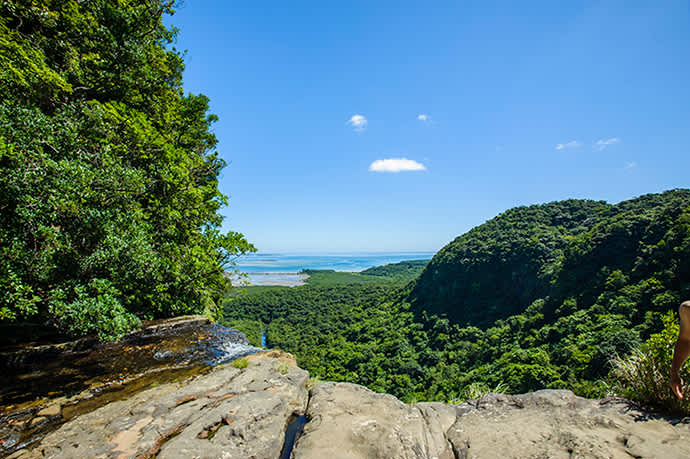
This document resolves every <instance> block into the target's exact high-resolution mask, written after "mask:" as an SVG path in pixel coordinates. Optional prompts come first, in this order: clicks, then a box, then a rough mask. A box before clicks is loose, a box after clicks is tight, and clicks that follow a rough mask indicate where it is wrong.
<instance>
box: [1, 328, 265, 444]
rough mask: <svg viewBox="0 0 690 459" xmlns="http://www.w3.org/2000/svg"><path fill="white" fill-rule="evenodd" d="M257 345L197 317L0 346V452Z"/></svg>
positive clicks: (204, 370)
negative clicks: (104, 335)
mask: <svg viewBox="0 0 690 459" xmlns="http://www.w3.org/2000/svg"><path fill="white" fill-rule="evenodd" d="M260 350H261V349H258V348H256V347H253V346H249V342H248V340H247V338H246V336H244V334H242V333H240V332H238V331H236V330H232V329H228V328H226V327H223V326H221V325H217V324H212V323H210V322H208V321H207V320H206V319H204V318H201V317H188V318H181V319H172V320H167V321H156V322H149V323H147V324H145V326H144V327H143V328H142V330H140V331H138V332H136V333H133V334H131V335H128V336H126V337H125V338H123V339H122V340H120V341H118V342H116V343H105V344H102V343H98V342H97V341H95V340H93V339H84V340H79V341H75V342H70V343H63V344H58V345H43V346H35V347H16V348H13V349H4V350H0V457H2V456H5V455H8V454H10V453H12V452H13V451H15V450H17V449H20V448H23V447H26V446H28V445H30V444H32V443H33V442H35V441H37V440H39V439H40V438H42V437H43V436H45V435H46V434H47V433H49V432H51V431H53V430H55V429H56V428H57V427H59V426H60V425H61V424H62V423H64V422H66V421H68V420H69V419H71V418H73V417H75V416H77V415H79V414H82V413H86V412H89V411H92V410H94V409H96V408H98V407H100V406H103V405H105V404H106V403H109V402H111V401H116V400H121V399H124V398H126V397H129V396H131V395H132V394H134V393H137V392H139V391H141V390H144V389H147V388H149V387H152V386H155V385H158V384H164V383H167V382H172V381H176V380H177V381H182V380H184V379H187V378H189V377H192V376H196V375H199V374H203V373H205V372H207V371H208V370H209V369H210V368H211V367H212V366H214V365H219V364H222V363H225V362H228V361H231V360H234V359H236V358H238V357H242V356H245V355H248V354H252V353H254V352H257V351H260Z"/></svg>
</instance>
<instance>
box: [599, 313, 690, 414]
mask: <svg viewBox="0 0 690 459" xmlns="http://www.w3.org/2000/svg"><path fill="white" fill-rule="evenodd" d="M662 320H663V324H664V328H663V330H661V332H659V333H655V334H652V335H651V336H650V337H649V339H648V340H647V341H646V342H645V343H644V344H643V345H642V346H640V347H639V348H635V349H633V351H632V353H631V354H630V355H629V356H628V357H625V358H621V357H617V358H616V359H614V360H613V362H612V364H613V369H612V370H611V374H610V375H609V378H610V380H611V385H612V389H613V392H614V393H615V394H616V395H619V396H621V397H625V398H627V399H629V400H631V401H633V402H635V403H637V404H639V405H640V406H643V407H646V408H652V409H657V410H661V411H664V412H668V413H673V414H684V415H688V414H690V401H689V400H688V398H689V397H690V391H688V390H685V391H684V395H685V399H684V400H682V401H681V400H678V399H677V398H676V397H675V396H674V395H673V393H672V392H671V389H670V386H669V377H670V372H671V361H672V359H673V348H674V346H675V343H676V339H677V337H678V329H679V326H678V320H677V318H676V314H675V313H673V312H672V311H669V312H668V313H666V314H665V315H664V316H663V317H662ZM681 377H682V378H683V380H684V381H685V382H686V384H687V383H689V382H690V371H689V370H688V367H687V366H686V367H685V368H684V369H683V370H682V371H681Z"/></svg>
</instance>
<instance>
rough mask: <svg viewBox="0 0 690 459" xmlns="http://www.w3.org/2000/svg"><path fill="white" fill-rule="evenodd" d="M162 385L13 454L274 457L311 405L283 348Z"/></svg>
mask: <svg viewBox="0 0 690 459" xmlns="http://www.w3.org/2000/svg"><path fill="white" fill-rule="evenodd" d="M246 359H247V360H248V361H249V366H248V367H247V368H244V369H238V368H234V367H233V366H232V365H226V366H224V367H218V368H216V369H215V370H214V371H213V372H211V373H209V374H207V375H203V376H199V377H196V378H194V379H192V380H191V381H184V382H182V383H170V384H163V385H160V386H157V387H153V388H151V389H148V390H145V391H143V392H139V393H138V394H136V395H134V396H132V397H131V398H129V399H126V400H121V401H117V402H113V403H110V404H108V405H106V406H103V407H101V408H98V409H97V410H95V411H92V412H90V413H87V414H83V415H81V416H79V417H77V418H75V419H73V420H72V421H70V422H67V423H66V424H64V425H63V426H61V427H60V428H59V429H57V430H56V431H54V432H53V433H51V434H49V435H48V436H46V437H45V438H44V439H43V440H42V441H41V442H40V444H39V445H38V446H37V447H35V448H33V449H31V450H20V451H17V452H16V453H14V454H12V455H11V456H9V457H12V458H37V457H54V458H88V457H104V458H105V457H117V458H126V457H132V458H135V457H136V458H151V457H159V458H185V459H186V458H192V457H196V458H219V457H242V458H270V457H278V456H280V452H281V449H282V447H283V440H284V432H285V429H286V427H287V425H288V423H289V421H290V419H291V417H292V416H293V415H300V414H304V411H305V409H306V406H307V400H308V393H307V389H306V386H307V381H308V378H309V375H308V373H307V372H306V371H304V370H301V369H299V368H297V366H296V364H295V361H294V358H293V357H292V356H290V355H289V354H285V353H283V352H281V351H270V352H267V353H263V354H257V355H252V356H248V357H247V358H246Z"/></svg>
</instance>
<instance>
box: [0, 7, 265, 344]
mask: <svg viewBox="0 0 690 459" xmlns="http://www.w3.org/2000/svg"><path fill="white" fill-rule="evenodd" d="M173 12H174V2H173V1H160V0H123V1H120V2H110V1H105V0H93V1H86V2H85V1H77V0H60V1H58V0H38V1H33V2H15V1H4V2H1V3H0V68H1V69H2V70H0V168H1V169H2V174H0V291H2V296H0V321H1V322H2V323H3V324H12V323H18V322H21V321H26V320H29V321H34V322H45V323H48V324H50V325H51V326H53V327H57V328H59V329H60V330H61V331H62V332H65V333H67V334H68V335H72V336H75V335H81V334H85V333H94V332H96V333H99V335H100V336H101V337H102V338H104V339H106V338H114V337H117V336H120V335H122V334H123V333H124V332H125V331H126V330H128V329H130V328H132V327H133V326H136V325H137V323H138V318H147V319H150V318H156V317H168V316H172V315H177V314H184V313H207V314H210V315H217V312H218V308H217V306H216V305H217V304H218V300H219V299H220V298H221V296H222V295H223V294H224V293H225V292H226V290H227V288H229V283H228V281H227V279H226V278H225V276H224V265H227V264H228V263H231V262H232V259H233V257H234V256H237V255H238V254H241V253H244V252H247V251H251V250H254V248H253V246H252V245H251V244H249V243H248V242H247V241H246V239H245V238H244V237H243V236H242V235H241V234H240V233H235V232H228V233H223V232H221V230H220V228H221V223H222V217H221V216H220V215H219V214H218V211H219V209H220V208H221V206H223V205H226V204H227V198H226V197H225V196H224V195H222V194H221V193H220V191H219V190H218V175H219V172H220V170H221V169H222V168H223V167H224V166H225V163H224V161H223V160H222V159H221V158H220V157H219V155H218V153H217V151H216V150H215V147H216V143H217V139H216V137H215V136H214V135H213V133H212V132H211V131H210V126H211V124H212V123H213V122H215V121H216V120H217V117H216V116H215V115H212V114H208V102H209V101H208V98H206V97H205V96H203V95H194V94H188V95H185V94H184V92H183V89H182V72H183V69H184V63H183V59H182V56H181V54H180V53H179V52H178V51H177V50H175V48H174V47H171V45H172V44H173V43H174V39H175V33H176V31H175V29H174V28H166V27H165V26H164V25H163V22H162V17H163V15H164V14H173Z"/></svg>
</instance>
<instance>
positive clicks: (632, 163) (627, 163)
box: [625, 161, 637, 169]
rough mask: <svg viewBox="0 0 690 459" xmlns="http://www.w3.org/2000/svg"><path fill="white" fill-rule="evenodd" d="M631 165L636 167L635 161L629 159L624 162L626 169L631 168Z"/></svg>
mask: <svg viewBox="0 0 690 459" xmlns="http://www.w3.org/2000/svg"><path fill="white" fill-rule="evenodd" d="M633 167H637V163H636V162H635V161H631V162H626V163H625V168H626V169H632V168H633Z"/></svg>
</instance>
